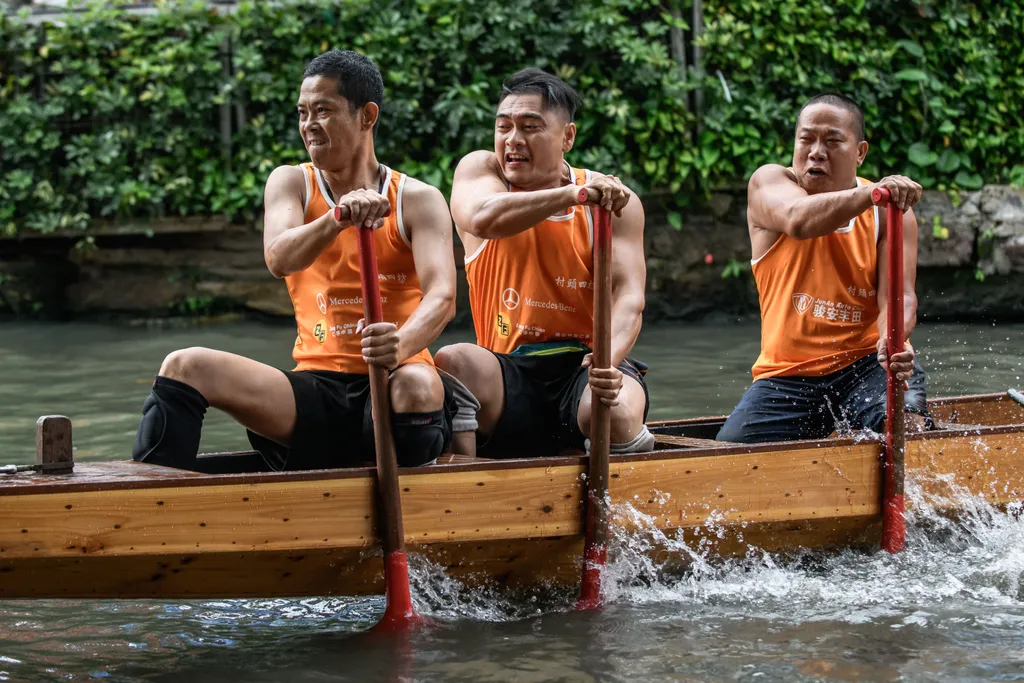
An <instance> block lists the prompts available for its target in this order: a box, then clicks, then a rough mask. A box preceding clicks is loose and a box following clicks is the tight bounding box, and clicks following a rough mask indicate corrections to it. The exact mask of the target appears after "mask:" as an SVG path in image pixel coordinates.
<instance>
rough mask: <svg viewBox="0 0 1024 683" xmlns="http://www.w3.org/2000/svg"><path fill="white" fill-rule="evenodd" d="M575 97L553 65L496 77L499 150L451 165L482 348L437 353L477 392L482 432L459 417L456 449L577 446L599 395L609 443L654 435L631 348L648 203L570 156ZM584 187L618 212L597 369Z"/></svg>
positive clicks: (491, 451) (497, 451)
mask: <svg viewBox="0 0 1024 683" xmlns="http://www.w3.org/2000/svg"><path fill="white" fill-rule="evenodd" d="M579 105H580V99H579V95H577V94H576V92H575V91H573V90H572V88H570V87H569V86H568V85H566V84H565V83H564V82H562V81H561V80H560V79H558V78H556V77H555V76H552V75H550V74H548V73H545V72H543V71H541V70H539V69H524V70H522V71H519V72H518V73H516V74H514V75H513V76H511V77H509V78H508V79H506V80H505V82H504V84H503V86H502V91H501V97H500V98H499V100H498V111H497V115H496V116H495V122H494V149H493V150H481V151H477V152H473V153H472V154H469V155H467V156H466V157H465V158H463V159H462V161H461V162H460V163H459V166H458V168H457V169H456V171H455V180H454V185H453V187H452V204H451V207H452V214H453V216H454V217H455V224H456V229H457V230H458V232H459V236H460V237H461V238H462V242H463V244H464V245H465V247H466V277H467V279H468V280H469V292H470V304H471V306H472V309H473V324H474V326H475V329H476V338H477V344H479V346H477V345H474V344H456V345H454V346H448V347H445V348H443V349H441V350H440V351H438V354H437V363H438V366H439V367H441V368H442V369H444V370H447V371H448V372H450V373H451V374H452V375H454V376H455V377H457V378H458V379H460V380H461V381H462V382H463V383H464V385H465V386H466V387H468V389H469V390H470V392H472V394H473V395H474V396H475V397H476V399H477V400H478V401H479V404H480V408H479V411H478V414H477V417H478V420H477V422H478V424H477V425H475V426H476V427H477V431H476V433H474V431H473V430H471V429H461V430H460V428H459V427H456V435H455V437H454V440H453V450H455V451H457V452H463V453H473V452H474V451H476V452H478V454H479V455H480V456H482V457H491V458H504V457H532V456H544V455H554V454H556V453H558V452H559V451H561V450H562V449H566V448H579V449H582V448H585V447H586V436H587V434H588V432H589V428H590V402H591V400H594V399H595V398H596V399H597V400H600V401H604V402H605V403H607V404H608V405H609V406H611V415H612V418H611V422H612V431H611V440H612V444H613V445H612V449H613V452H630V451H640V450H649V449H650V448H651V447H652V446H653V442H654V437H653V435H651V434H650V432H649V431H647V428H646V426H645V425H644V420H645V417H646V413H647V389H646V386H645V385H644V379H643V374H642V371H643V369H644V368H643V366H642V364H640V363H639V362H637V361H633V360H631V359H627V357H626V356H627V354H628V353H629V351H630V350H631V349H632V348H633V343H634V342H635V341H636V337H637V334H638V333H639V332H640V324H641V314H642V312H643V308H644V280H645V277H646V268H645V265H644V250H643V230H644V212H643V207H642V206H641V205H640V201H639V200H638V199H637V198H636V197H635V196H634V195H633V193H632V192H630V190H629V189H628V188H627V187H625V186H624V185H623V184H622V183H621V182H620V181H619V180H618V178H616V177H614V176H608V175H601V174H599V173H594V172H591V171H585V170H582V169H575V168H572V167H571V166H569V164H568V163H566V161H565V156H564V155H565V153H566V152H568V151H569V150H571V149H572V146H573V142H574V140H575V137H576V126H575V124H574V123H573V116H574V114H575V112H576V108H577V107H578V106H579ZM582 187H586V188H587V189H588V190H589V191H590V198H591V199H590V203H591V204H600V205H601V206H603V207H604V208H606V209H608V210H609V211H612V212H613V213H614V218H613V221H612V230H613V233H614V238H613V239H614V242H613V244H614V248H613V255H612V273H611V279H612V353H611V355H612V367H611V368H610V369H602V370H597V369H594V368H593V367H591V355H590V349H589V344H590V338H591V334H592V330H593V324H594V310H593V279H594V278H593V273H594V270H593V214H592V211H591V207H590V206H589V205H580V204H579V200H578V198H577V195H578V192H579V190H580V188H582ZM460 426H461V425H460ZM477 435H478V436H477ZM478 438H479V448H477V440H478Z"/></svg>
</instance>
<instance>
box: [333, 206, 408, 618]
mask: <svg viewBox="0 0 1024 683" xmlns="http://www.w3.org/2000/svg"><path fill="white" fill-rule="evenodd" d="M345 208H347V207H340V206H338V207H335V209H334V220H336V221H341V220H343V219H346V218H348V211H346V210H345ZM389 213H390V212H389ZM356 229H357V230H358V231H359V274H360V279H361V281H362V287H363V314H364V316H365V317H366V324H367V325H372V324H374V323H379V322H383V319H384V313H383V311H382V310H381V302H380V282H379V275H378V272H377V253H376V251H375V249H374V244H373V233H374V231H373V229H372V228H365V227H361V226H360V227H358V228H356ZM368 369H369V372H370V402H371V406H372V409H373V443H374V448H375V450H376V452H377V503H378V528H379V529H380V535H381V545H383V549H384V584H385V594H384V595H385V600H386V606H385V608H384V616H383V617H381V619H380V621H379V622H378V623H377V625H376V626H375V627H374V630H375V631H400V630H404V629H408V628H409V627H411V626H413V625H415V624H417V623H419V622H421V621H422V618H421V617H420V616H419V615H417V614H416V610H415V609H413V606H412V594H411V592H410V590H409V564H408V561H407V560H406V556H405V529H404V527H403V524H402V498H401V494H400V492H399V488H398V461H397V459H396V456H395V440H394V437H393V436H392V434H391V401H390V395H389V393H388V369H387V368H385V367H382V366H379V365H370V366H369V368H368Z"/></svg>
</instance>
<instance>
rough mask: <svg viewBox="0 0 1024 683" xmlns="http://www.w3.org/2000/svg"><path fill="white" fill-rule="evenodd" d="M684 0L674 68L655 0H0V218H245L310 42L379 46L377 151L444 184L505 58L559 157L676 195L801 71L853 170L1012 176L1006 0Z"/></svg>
mask: <svg viewBox="0 0 1024 683" xmlns="http://www.w3.org/2000/svg"><path fill="white" fill-rule="evenodd" d="M704 6H705V18H704V23H705V32H704V34H703V36H702V37H701V38H700V41H699V42H700V44H701V46H702V49H703V53H704V65H703V67H704V68H703V70H701V71H700V72H697V71H695V70H693V69H692V68H691V69H690V70H688V71H687V72H685V73H683V72H681V71H680V70H679V68H678V67H677V66H676V64H675V63H674V62H673V61H672V59H671V57H670V51H669V33H670V29H671V27H672V25H673V24H677V25H678V27H679V28H680V29H682V30H684V31H689V29H688V26H687V25H686V23H685V22H681V21H678V20H674V19H672V17H671V15H670V14H669V13H668V12H667V11H666V10H667V8H666V7H665V6H663V5H662V4H660V3H659V2H655V1H654V0H593V1H592V2H589V3H565V2H559V1H558V0H521V1H520V2H516V3H507V2H498V1H496V0H377V1H375V2H371V1H370V0H347V1H346V2H343V3H342V2H338V3H325V2H320V1H317V2H314V1H313V0H292V1H290V2H280V3H277V2H275V3H270V2H250V3H243V4H242V5H240V7H239V8H238V10H237V11H236V12H234V13H232V14H218V13H216V12H214V11H213V10H211V9H210V7H209V6H208V5H207V4H205V3H203V2H199V1H198V0H186V1H181V2H173V3H172V2H166V3H158V9H157V11H156V12H154V13H151V14H145V15H137V14H135V15H132V14H128V13H126V12H124V11H123V10H120V9H118V8H116V7H109V6H105V5H101V4H91V5H89V6H88V9H87V11H85V12H79V13H68V14H67V15H65V16H62V17H61V20H60V21H59V22H56V23H51V24H45V25H33V24H30V23H28V22H27V21H26V18H25V15H20V16H4V17H0V105H2V106H0V181H2V182H0V232H3V233H6V234H15V233H16V232H18V231H20V230H26V229H28V230H40V231H53V230H57V229H64V230H67V229H82V228H84V227H86V225H87V224H88V221H89V217H90V216H101V217H128V216H166V215H191V214H208V213H219V214H227V215H230V216H235V217H237V218H239V219H240V220H251V219H252V218H253V217H254V216H255V215H257V214H258V212H259V210H260V206H261V203H262V189H263V184H264V182H265V180H266V178H267V176H268V175H269V174H270V172H271V171H272V170H273V168H274V167H275V166H277V165H279V164H288V163H295V162H299V161H302V160H303V159H304V158H305V151H304V150H303V148H302V144H301V141H300V139H299V136H298V127H297V121H296V115H295V108H294V102H295V97H296V94H297V91H298V86H299V83H300V79H301V74H302V70H303V67H304V65H305V63H306V62H307V61H308V60H309V59H310V58H312V57H313V56H315V55H317V54H319V53H320V52H322V51H324V50H326V49H328V48H331V47H343V48H351V49H355V50H358V51H360V52H362V53H364V54H366V55H368V56H369V57H371V58H372V59H374V60H375V61H376V62H377V63H378V65H379V66H380V67H381V71H382V72H383V74H384V79H385V87H386V93H387V99H386V102H385V106H384V110H383V115H382V123H381V130H380V134H379V137H378V156H379V157H380V158H381V160H383V161H385V162H386V163H388V164H391V165H393V166H395V167H398V168H401V169H402V170H403V171H405V172H407V173H409V174H411V175H414V176H416V177H419V178H421V179H423V180H425V181H427V182H430V183H432V184H434V185H437V186H438V187H441V188H442V189H443V190H445V191H447V190H448V189H449V184H450V182H451V176H452V172H453V170H454V168H455V165H456V164H457V163H458V160H459V159H460V158H461V156H462V155H464V154H465V153H467V152H468V151H470V150H472V149H478V148H488V147H490V145H491V135H492V134H491V129H492V117H493V112H494V105H495V102H496V97H497V94H498V91H499V87H500V83H501V80H502V78H503V77H504V76H506V75H508V74H509V73H511V72H513V71H514V70H516V69H518V68H521V67H523V66H539V67H541V68H544V69H548V70H550V71H552V72H554V73H557V74H558V75H560V76H562V77H563V78H565V79H566V80H568V81H569V82H570V83H571V84H572V85H574V86H575V87H576V88H577V89H578V90H579V91H580V93H581V94H582V95H583V98H584V100H585V107H584V110H583V112H581V114H580V116H579V117H578V121H577V124H578V127H579V135H578V138H577V143H576V146H575V149H574V150H573V151H572V152H571V154H570V159H571V161H572V163H574V164H576V165H579V166H586V167H589V168H594V169H597V170H603V171H609V172H615V173H616V174H617V175H619V176H620V177H622V178H623V179H624V180H626V182H627V183H629V184H630V185H631V186H633V187H634V189H635V190H637V191H638V192H641V193H643V192H646V191H649V190H651V189H652V188H657V189H667V190H669V191H671V192H672V193H674V197H675V201H674V202H673V203H674V205H675V207H676V208H679V207H682V206H684V205H686V204H687V203H690V202H692V201H695V200H697V201H699V200H701V199H702V198H704V197H707V196H709V194H710V192H711V191H712V190H714V189H717V188H723V187H735V186H737V185H739V184H742V183H743V182H744V181H745V179H746V178H747V177H749V175H750V174H751V173H752V172H753V171H754V170H755V169H756V168H757V167H758V166H759V165H761V164H763V163H766V162H781V163H788V160H789V157H790V154H791V151H790V150H791V147H792V130H793V125H794V121H795V116H796V113H797V111H798V108H799V106H800V104H801V102H802V101H803V100H804V99H806V98H807V97H808V96H810V95H812V94H814V93H816V92H818V91H821V90H841V91H844V92H848V93H849V94H851V95H852V96H853V97H854V98H855V99H857V100H858V101H859V102H861V103H862V105H863V107H864V110H865V115H866V118H867V129H868V139H869V141H870V142H871V145H872V147H871V151H870V152H869V155H868V160H867V163H866V164H865V166H864V167H863V169H862V174H863V175H865V176H868V177H879V176H881V175H883V174H885V173H890V172H902V173H906V174H908V175H910V176H912V177H914V178H915V179H917V180H919V181H920V182H921V183H922V184H923V185H925V186H926V187H936V186H939V185H942V186H944V187H954V186H955V187H959V188H962V189H975V188H977V187H980V186H981V184H982V183H984V182H1007V181H1011V182H1017V183H1020V182H1021V181H1022V180H1024V167H1022V166H1021V165H1020V160H1021V159H1022V158H1024V112H1022V109H1024V108H1022V107H1021V106H1020V99H1019V98H1020V93H1021V92H1024V57H1022V55H1024V50H1022V49H1021V48H1022V42H1021V39H1020V36H1021V35H1024V5H1021V4H1019V3H1003V2H996V1H995V0H989V1H985V2H981V1H979V2H964V1H963V0H916V2H913V3H910V2H908V3H891V2H888V1H887V0H842V1H841V2H835V3H806V2H803V0H742V1H739V0H705V5H704ZM719 71H720V72H721V74H722V76H723V77H724V79H725V80H726V82H727V83H728V86H729V89H730V92H731V96H732V102H729V101H728V100H727V98H726V97H725V92H724V89H723V87H722V83H721V81H720V80H719V78H718V75H717V72H719ZM698 89H700V90H701V92H702V96H703V111H702V116H701V117H700V119H699V120H698V118H697V116H696V115H695V113H694V112H693V110H692V109H691V108H690V106H692V102H689V100H691V99H693V93H694V92H695V91H696V90H698ZM225 125H226V126H227V127H226V128H225V127H224V126H225ZM1014 164H1017V165H1016V166H1015V165H1014ZM669 215H670V216H673V215H676V216H678V215H679V214H678V212H673V213H670V214H669ZM673 224H674V223H673Z"/></svg>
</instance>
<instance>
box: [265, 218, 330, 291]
mask: <svg viewBox="0 0 1024 683" xmlns="http://www.w3.org/2000/svg"><path fill="white" fill-rule="evenodd" d="M337 236H338V229H337V226H336V224H335V222H334V219H333V217H332V216H330V215H328V214H324V215H323V216H321V217H320V218H317V219H316V220H314V221H312V222H310V223H306V224H305V225H300V226H299V227H297V228H291V229H290V230H285V231H284V232H282V233H281V234H280V235H278V236H277V237H276V238H275V239H274V241H273V242H272V243H271V244H270V246H268V247H267V249H266V253H265V258H266V261H267V267H268V268H270V272H271V273H273V274H274V276H275V277H284V276H286V275H291V274H292V273H297V272H298V271H300V270H304V269H306V268H308V267H309V266H310V265H312V264H313V262H314V261H316V259H317V257H318V256H320V254H321V253H322V252H323V250H324V249H325V248H326V247H327V245H328V244H330V243H331V242H332V241H333V240H334V238H335V237H337Z"/></svg>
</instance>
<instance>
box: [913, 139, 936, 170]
mask: <svg viewBox="0 0 1024 683" xmlns="http://www.w3.org/2000/svg"><path fill="white" fill-rule="evenodd" d="M907 158H908V159H910V161H911V163H914V164H916V165H918V166H920V167H921V168H925V167H927V166H931V165H932V164H934V163H935V162H936V161H938V158H939V155H938V154H936V153H935V152H933V151H931V150H930V149H928V145H926V144H925V143H923V142H915V143H914V144H912V145H911V146H910V149H908V150H907Z"/></svg>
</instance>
